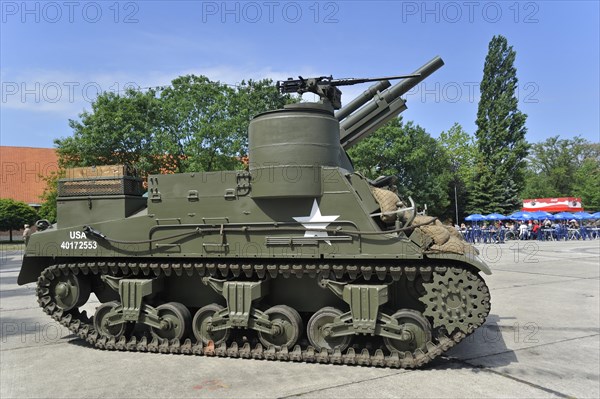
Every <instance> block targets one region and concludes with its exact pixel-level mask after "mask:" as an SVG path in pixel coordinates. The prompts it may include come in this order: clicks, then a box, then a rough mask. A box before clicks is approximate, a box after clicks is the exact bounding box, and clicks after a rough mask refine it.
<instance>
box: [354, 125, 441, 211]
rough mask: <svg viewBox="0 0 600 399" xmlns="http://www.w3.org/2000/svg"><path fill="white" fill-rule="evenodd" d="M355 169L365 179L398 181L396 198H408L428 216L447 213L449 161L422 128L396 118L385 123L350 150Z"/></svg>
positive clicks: (436, 143)
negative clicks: (397, 195)
mask: <svg viewBox="0 0 600 399" xmlns="http://www.w3.org/2000/svg"><path fill="white" fill-rule="evenodd" d="M349 155H350V157H351V158H352V160H353V162H354V166H355V169H356V170H357V171H361V172H362V173H364V174H365V175H366V176H367V177H369V178H376V177H378V176H381V175H387V176H389V175H395V176H397V177H398V191H399V194H400V197H402V198H404V199H407V198H408V196H411V197H412V198H413V200H414V201H415V202H416V204H417V205H418V206H420V207H423V206H424V205H425V204H426V205H427V207H428V211H429V213H430V214H432V215H438V216H440V215H443V214H446V213H447V212H448V208H449V206H450V200H449V198H448V184H449V182H450V179H451V174H450V161H449V159H448V157H447V154H446V152H445V151H444V149H443V148H442V147H441V146H440V144H439V143H438V142H437V141H436V140H435V139H434V138H432V137H431V136H430V135H429V134H428V133H427V132H426V131H425V130H424V129H423V128H422V127H420V126H418V125H414V124H413V123H412V122H407V123H403V122H402V120H401V119H400V118H396V119H393V120H391V121H390V122H388V123H387V124H386V125H385V126H383V127H382V128H380V129H379V130H377V131H376V132H375V133H374V134H373V135H371V137H369V138H367V139H365V140H363V141H361V142H360V143H358V144H357V145H356V146H354V147H353V148H351V149H350V151H349Z"/></svg>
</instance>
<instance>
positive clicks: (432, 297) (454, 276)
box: [419, 268, 490, 334]
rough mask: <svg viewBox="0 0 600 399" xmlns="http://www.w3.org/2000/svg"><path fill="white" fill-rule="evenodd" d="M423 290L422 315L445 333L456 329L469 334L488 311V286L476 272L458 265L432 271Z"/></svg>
mask: <svg viewBox="0 0 600 399" xmlns="http://www.w3.org/2000/svg"><path fill="white" fill-rule="evenodd" d="M423 288H424V289H425V291H426V293H425V295H423V296H422V297H421V298H420V299H419V300H420V301H421V302H423V303H424V304H425V311H424V312H423V315H425V316H427V317H430V318H431V320H432V324H433V327H434V328H438V327H443V328H445V329H446V331H447V332H448V333H452V332H453V331H455V330H456V329H458V330H460V331H462V332H464V333H466V334H470V333H471V332H473V330H474V329H475V328H476V327H478V326H480V325H481V324H483V322H484V321H485V318H486V316H487V315H488V313H489V311H490V300H489V295H487V294H488V288H487V286H486V285H485V283H484V282H483V280H482V279H480V278H479V277H478V276H477V275H475V274H473V273H471V272H469V271H467V270H464V269H458V268H448V269H447V270H446V272H445V273H434V275H433V280H432V281H431V282H429V283H424V284H423Z"/></svg>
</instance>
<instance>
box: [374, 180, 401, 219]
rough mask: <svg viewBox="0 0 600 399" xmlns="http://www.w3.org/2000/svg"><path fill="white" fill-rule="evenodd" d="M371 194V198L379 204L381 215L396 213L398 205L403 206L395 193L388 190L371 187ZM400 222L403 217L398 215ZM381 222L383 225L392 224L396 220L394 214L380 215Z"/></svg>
mask: <svg viewBox="0 0 600 399" xmlns="http://www.w3.org/2000/svg"><path fill="white" fill-rule="evenodd" d="M371 193H373V197H375V200H376V201H377V203H378V204H379V208H380V209H381V213H387V212H396V211H397V210H398V205H399V204H400V205H401V206H404V204H403V203H402V201H400V198H398V195H396V193H394V192H392V191H390V190H384V189H383V188H377V187H371ZM399 216H400V219H401V220H402V218H403V215H399ZM380 217H381V221H382V222H384V223H394V221H395V220H396V215H395V214H390V215H381V216H380Z"/></svg>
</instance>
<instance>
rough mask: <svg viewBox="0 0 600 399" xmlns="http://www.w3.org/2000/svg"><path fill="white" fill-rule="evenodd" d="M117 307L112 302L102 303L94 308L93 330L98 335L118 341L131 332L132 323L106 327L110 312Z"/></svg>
mask: <svg viewBox="0 0 600 399" xmlns="http://www.w3.org/2000/svg"><path fill="white" fill-rule="evenodd" d="M119 305H120V304H119V302H117V301H112V302H106V303H103V304H102V305H100V306H98V307H97V308H96V313H95V314H94V328H95V329H96V331H98V333H99V334H100V335H102V336H105V337H108V338H111V337H115V338H116V339H118V338H120V337H121V336H122V335H125V336H127V335H129V333H130V332H131V331H133V327H134V326H133V323H129V322H125V323H121V324H115V325H114V326H109V325H108V315H109V313H110V311H111V310H113V309H114V308H116V307H117V306H119Z"/></svg>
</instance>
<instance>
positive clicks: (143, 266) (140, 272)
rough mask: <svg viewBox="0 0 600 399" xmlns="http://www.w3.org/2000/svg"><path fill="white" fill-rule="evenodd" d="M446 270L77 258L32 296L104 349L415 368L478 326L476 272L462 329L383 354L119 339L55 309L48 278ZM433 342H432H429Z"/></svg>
mask: <svg viewBox="0 0 600 399" xmlns="http://www.w3.org/2000/svg"><path fill="white" fill-rule="evenodd" d="M448 269H451V270H452V271H453V272H457V271H462V270H466V269H462V268H460V267H454V266H452V267H447V266H397V265H396V266H367V265H352V264H350V265H339V264H335V265H329V264H314V263H311V264H293V265H269V264H267V265H265V264H251V263H248V264H240V263H235V264H229V263H180V262H165V263H149V262H148V263H146V262H83V263H61V264H56V265H53V266H49V267H47V268H46V269H44V270H43V271H42V273H41V275H40V276H39V278H38V282H37V296H38V303H39V305H40V306H41V307H42V309H43V310H44V312H45V313H47V314H48V315H50V316H51V317H52V318H53V319H55V320H56V321H58V322H59V323H60V324H62V325H63V326H65V327H67V328H69V330H70V331H72V332H73V333H74V334H76V335H77V336H78V337H80V338H81V339H83V340H85V341H87V342H88V343H89V344H90V345H92V346H94V347H96V348H98V349H105V350H118V351H138V352H152V353H172V354H184V355H198V356H218V357H231V358H245V359H264V360H278V361H292V362H307V363H325V364H345V365H360V366H375V367H389V368H417V367H422V366H424V365H426V364H427V363H429V362H430V361H432V360H433V359H435V358H437V357H438V356H440V355H441V354H443V353H444V352H446V351H448V350H449V349H450V348H452V347H453V346H455V345H456V344H457V343H459V342H460V341H462V340H463V339H464V338H465V337H466V336H468V335H469V334H471V333H472V332H473V331H474V330H475V329H476V328H477V327H479V326H481V325H482V324H483V323H484V321H485V318H486V316H487V314H488V313H489V309H490V307H489V297H490V295H489V290H488V288H487V286H486V285H485V282H484V281H483V280H482V279H481V278H480V277H479V276H478V275H477V274H473V273H471V272H469V271H467V273H468V274H469V275H470V277H471V280H473V279H476V280H478V281H477V290H478V291H479V293H478V294H480V295H483V297H484V306H483V308H484V311H483V312H482V313H481V314H479V315H478V317H477V323H475V324H471V325H469V327H468V329H467V332H466V333H464V332H462V331H460V330H459V329H457V330H456V331H454V332H453V333H451V334H446V333H440V334H438V336H437V337H435V338H434V339H433V340H432V341H429V342H427V344H426V348H427V350H426V351H423V350H420V349H417V350H416V351H414V352H392V353H391V354H389V355H387V356H386V355H385V354H384V352H383V351H382V350H381V349H377V350H375V351H374V352H373V353H371V352H370V351H369V350H368V349H366V348H364V349H362V350H360V351H357V350H355V349H354V348H352V347H350V348H348V349H347V350H346V351H345V352H344V353H341V352H340V351H339V350H338V349H336V350H335V351H334V352H333V353H328V352H327V351H326V350H322V351H316V350H315V349H314V348H313V347H312V346H307V347H304V348H303V347H301V346H300V345H295V346H294V347H293V348H287V347H283V348H282V349H281V350H276V349H275V347H269V348H265V347H263V346H262V345H261V344H260V343H258V344H256V346H254V347H251V346H250V344H249V343H248V342H243V343H242V342H239V343H238V342H232V343H230V344H226V343H222V344H220V345H218V346H215V345H214V344H213V343H212V342H209V343H208V344H206V345H205V344H203V343H202V342H192V340H191V339H189V338H187V339H185V340H178V339H173V340H170V341H169V340H166V339H161V338H158V337H152V338H150V339H149V338H148V337H146V336H143V337H141V338H138V337H136V336H132V337H130V338H126V337H125V336H122V337H121V338H120V339H118V340H117V339H115V338H110V339H109V338H106V337H104V336H100V334H99V333H98V332H97V331H96V330H95V329H94V326H93V323H92V320H91V318H89V317H88V316H87V314H86V312H85V311H84V312H80V311H79V310H78V309H73V310H70V311H68V312H65V311H63V310H62V309H60V308H59V307H58V305H57V304H56V302H55V301H54V300H53V298H52V296H51V295H50V289H49V287H50V284H51V282H52V281H53V280H54V279H56V278H58V277H60V276H67V275H69V274H75V275H77V274H79V273H81V274H83V275H88V274H91V275H99V274H117V273H122V274H124V275H133V276H150V277H155V276H156V277H157V276H161V275H164V276H171V275H177V276H181V275H184V274H185V275H188V276H193V275H195V274H197V275H200V276H204V275H211V276H218V277H229V276H233V277H238V276H240V275H242V274H243V275H245V276H247V277H252V276H253V275H254V276H258V277H259V278H263V277H265V275H267V274H268V275H270V276H271V277H277V276H278V275H282V276H283V277H290V276H293V275H294V276H297V277H302V276H303V275H304V274H307V275H309V276H310V277H316V276H317V274H320V275H322V276H323V277H325V278H328V277H329V276H330V274H334V275H335V276H336V278H343V277H346V276H347V277H349V278H350V279H355V278H357V277H359V276H362V277H363V278H364V279H366V280H370V279H379V280H381V281H383V280H385V279H386V278H389V277H391V278H392V279H393V280H399V279H400V277H401V276H402V274H405V275H406V276H407V278H408V279H409V280H410V281H412V280H414V278H415V277H416V276H417V274H420V275H421V276H422V278H423V281H425V282H429V281H431V279H432V273H436V274H445V273H446V272H447V271H448ZM433 341H436V342H433Z"/></svg>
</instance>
